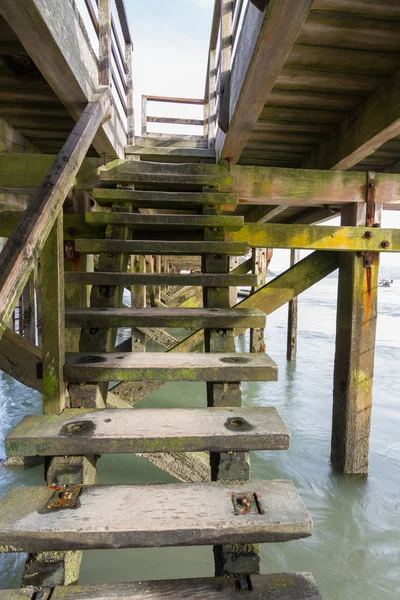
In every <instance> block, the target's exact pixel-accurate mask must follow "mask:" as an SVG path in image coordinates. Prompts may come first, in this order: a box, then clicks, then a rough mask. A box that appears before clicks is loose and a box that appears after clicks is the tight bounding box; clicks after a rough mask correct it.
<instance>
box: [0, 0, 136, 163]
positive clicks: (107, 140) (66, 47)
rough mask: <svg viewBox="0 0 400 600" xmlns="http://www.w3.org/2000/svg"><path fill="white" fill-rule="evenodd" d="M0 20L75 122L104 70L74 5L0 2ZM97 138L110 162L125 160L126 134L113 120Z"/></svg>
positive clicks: (43, 0)
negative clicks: (112, 160)
mask: <svg viewBox="0 0 400 600" xmlns="http://www.w3.org/2000/svg"><path fill="white" fill-rule="evenodd" d="M1 15H2V17H3V18H4V19H5V21H6V22H7V23H8V24H9V25H10V27H12V29H13V30H14V32H15V33H16V35H17V36H18V38H19V40H20V41H21V44H22V45H23V46H24V48H25V49H26V50H27V52H28V54H29V56H30V57H31V58H32V60H33V61H34V63H35V65H36V66H37V67H38V69H39V71H40V72H41V73H42V75H43V77H44V78H45V79H46V81H47V83H48V84H49V85H50V87H51V88H52V89H53V91H54V92H55V94H56V95H57V97H58V98H59V100H60V101H61V102H62V103H63V104H64V105H65V107H66V108H67V110H68V111H69V113H70V114H71V115H72V117H73V118H74V120H75V121H77V120H78V119H79V117H80V116H81V114H82V113H83V110H84V107H85V106H86V104H87V103H88V101H89V100H90V99H91V97H92V96H93V94H94V92H95V91H96V89H97V87H98V79H99V67H98V62H97V60H96V57H95V54H94V53H93V51H92V48H91V47H90V42H89V41H88V39H87V37H86V36H85V33H84V31H83V29H82V27H81V25H80V16H79V13H77V12H76V11H75V9H74V7H73V4H72V3H71V2H56V3H55V2H53V0H24V2H23V3H22V4H18V5H17V3H16V2H14V0H4V1H2V2H1ZM103 125H104V126H103V127H101V128H100V129H99V131H98V132H96V134H97V135H96V136H95V138H94V141H93V145H94V147H95V148H96V150H97V151H98V152H99V153H100V154H101V153H104V152H105V153H107V154H108V155H109V156H120V157H121V158H122V157H123V156H124V154H123V152H124V146H125V144H126V133H125V131H124V130H123V127H122V125H121V123H120V120H119V119H118V118H117V116H116V115H114V118H113V120H112V121H111V122H110V123H104V124H103Z"/></svg>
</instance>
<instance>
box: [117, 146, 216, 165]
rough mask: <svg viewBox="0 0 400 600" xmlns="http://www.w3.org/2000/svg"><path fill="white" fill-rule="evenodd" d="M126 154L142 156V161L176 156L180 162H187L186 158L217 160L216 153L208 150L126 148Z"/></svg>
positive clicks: (169, 147)
mask: <svg viewBox="0 0 400 600" xmlns="http://www.w3.org/2000/svg"><path fill="white" fill-rule="evenodd" d="M125 154H126V156H127V158H129V156H138V155H139V156H141V158H142V160H149V159H154V158H166V157H172V156H176V157H177V158H178V157H179V160H183V162H184V161H185V159H186V158H198V159H202V158H215V151H214V150H209V149H208V148H179V147H176V146H163V147H153V148H148V147H146V146H140V145H137V146H126V147H125Z"/></svg>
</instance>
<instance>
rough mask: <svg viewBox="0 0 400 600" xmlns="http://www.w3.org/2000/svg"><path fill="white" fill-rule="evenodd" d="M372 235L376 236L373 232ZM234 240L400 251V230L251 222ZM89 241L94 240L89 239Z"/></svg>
mask: <svg viewBox="0 0 400 600" xmlns="http://www.w3.org/2000/svg"><path fill="white" fill-rule="evenodd" d="M371 234H372V235H371ZM226 239H227V240H230V241H232V242H234V241H235V242H245V241H246V242H248V243H249V244H250V246H252V247H253V248H265V247H268V246H269V247H270V248H299V249H305V250H307V249H308V250H342V251H345V252H349V251H351V252H359V251H365V252H400V230H398V229H380V228H374V229H373V230H372V231H371V229H369V228H368V227H347V226H330V225H318V226H317V225H281V224H279V223H264V224H261V225H259V224H258V223H255V224H250V223H249V224H247V225H245V226H244V227H243V228H242V229H241V230H240V231H232V232H227V234H226ZM88 243H92V242H89V241H88Z"/></svg>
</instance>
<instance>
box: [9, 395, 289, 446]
mask: <svg viewBox="0 0 400 600" xmlns="http://www.w3.org/2000/svg"><path fill="white" fill-rule="evenodd" d="M105 416H107V418H105ZM289 440H290V435H289V431H288V430H287V428H286V426H285V425H284V423H283V421H282V420H281V418H280V417H279V415H278V412H277V411H276V409H275V408H272V407H268V408H253V409H247V408H232V409H228V408H193V409H188V408H184V409H181V408H176V409H173V408H149V409H145V408H144V409H141V410H132V409H131V408H128V409H123V408H118V409H115V410H112V409H109V410H108V411H107V415H105V413H104V411H103V410H101V411H89V412H88V411H85V410H84V409H77V410H65V411H64V412H63V414H62V415H60V416H59V417H57V418H54V417H51V418H49V417H43V416H40V415H33V416H29V417H24V419H23V420H22V421H21V422H20V423H19V425H17V427H16V428H15V429H14V430H13V431H12V432H11V433H9V434H8V436H7V439H6V452H7V456H60V455H66V454H68V455H77V456H84V455H86V454H130V453H132V452H176V451H179V452H199V451H203V450H211V451H214V452H223V451H226V452H228V451H232V450H236V451H240V450H241V451H246V450H287V448H288V447H289Z"/></svg>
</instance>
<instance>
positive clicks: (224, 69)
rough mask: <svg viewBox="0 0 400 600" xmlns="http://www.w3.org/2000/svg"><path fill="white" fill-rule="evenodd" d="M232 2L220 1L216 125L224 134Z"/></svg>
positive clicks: (230, 46)
mask: <svg viewBox="0 0 400 600" xmlns="http://www.w3.org/2000/svg"><path fill="white" fill-rule="evenodd" d="M232 10H233V3H232V0H221V12H222V17H221V76H220V85H219V90H220V91H219V93H220V108H219V115H218V125H219V127H220V129H221V130H222V131H223V132H224V133H226V132H227V131H228V127H229V96H230V93H229V92H230V80H231V61H232Z"/></svg>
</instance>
